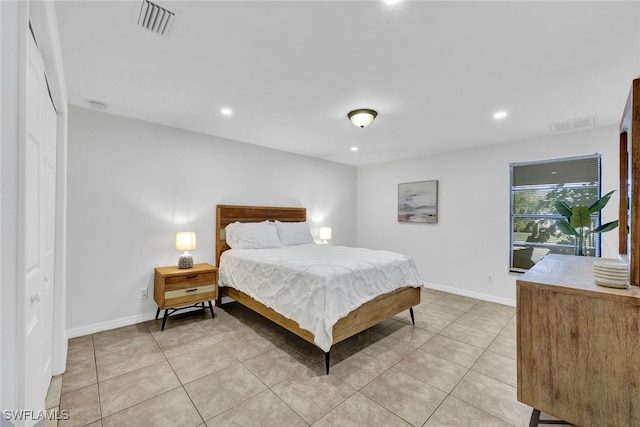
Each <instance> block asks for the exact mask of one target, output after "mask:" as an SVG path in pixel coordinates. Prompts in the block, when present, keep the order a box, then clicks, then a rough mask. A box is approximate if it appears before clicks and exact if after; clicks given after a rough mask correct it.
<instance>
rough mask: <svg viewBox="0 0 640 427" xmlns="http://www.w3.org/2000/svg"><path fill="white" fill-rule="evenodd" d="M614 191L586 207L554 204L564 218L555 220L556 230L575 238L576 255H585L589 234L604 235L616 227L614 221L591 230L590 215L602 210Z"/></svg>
mask: <svg viewBox="0 0 640 427" xmlns="http://www.w3.org/2000/svg"><path fill="white" fill-rule="evenodd" d="M615 191H616V190H613V191H610V192H608V193H607V194H605V195H604V196H602V197H601V198H600V199H598V200H596V201H595V202H593V204H592V205H591V206H588V207H587V206H584V205H576V206H574V207H571V206H569V204H568V203H567V202H565V201H559V202H555V207H556V209H557V210H558V212H559V213H560V215H562V216H563V217H564V218H562V219H558V220H557V224H558V228H559V229H560V231H562V232H563V233H565V234H567V235H569V236H574V237H575V238H576V252H575V253H576V255H586V254H587V245H586V242H587V237H588V236H589V234H591V233H604V232H605V231H610V230H613V229H615V228H616V227H617V226H618V220H615V221H611V222H608V223H606V224H602V225H601V226H599V227H596V228H594V229H593V230H592V229H591V215H592V214H594V213H596V212H599V211H600V210H602V208H604V207H605V206H606V205H607V203H608V202H609V199H610V198H611V195H612V194H613V193H614V192H615Z"/></svg>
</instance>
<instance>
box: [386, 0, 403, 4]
mask: <svg viewBox="0 0 640 427" xmlns="http://www.w3.org/2000/svg"><path fill="white" fill-rule="evenodd" d="M384 2H385V3H386V4H396V3H400V0H384Z"/></svg>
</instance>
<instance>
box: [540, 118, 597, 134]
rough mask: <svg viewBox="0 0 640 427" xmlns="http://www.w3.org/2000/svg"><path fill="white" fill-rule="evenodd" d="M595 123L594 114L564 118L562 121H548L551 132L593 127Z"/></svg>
mask: <svg viewBox="0 0 640 427" xmlns="http://www.w3.org/2000/svg"><path fill="white" fill-rule="evenodd" d="M595 125H596V117H595V116H590V117H582V118H579V119H571V120H565V121H563V122H555V123H549V127H550V128H551V130H552V131H553V132H569V131H572V130H579V129H587V128H592V127H595Z"/></svg>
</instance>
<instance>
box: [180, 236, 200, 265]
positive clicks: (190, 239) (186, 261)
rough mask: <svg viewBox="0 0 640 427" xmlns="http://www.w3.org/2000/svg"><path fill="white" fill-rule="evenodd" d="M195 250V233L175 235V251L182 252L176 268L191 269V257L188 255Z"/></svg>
mask: <svg viewBox="0 0 640 427" xmlns="http://www.w3.org/2000/svg"><path fill="white" fill-rule="evenodd" d="M195 248H196V233H195V232H193V231H180V232H178V233H176V250H177V251H184V252H183V253H182V255H180V258H178V268H192V267H193V257H192V256H191V254H190V253H189V251H192V250H194V249H195Z"/></svg>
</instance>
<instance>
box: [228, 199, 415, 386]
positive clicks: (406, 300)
mask: <svg viewBox="0 0 640 427" xmlns="http://www.w3.org/2000/svg"><path fill="white" fill-rule="evenodd" d="M267 220H268V221H279V222H281V223H299V222H304V221H306V220H307V212H306V209H305V208H298V207H265V206H235V205H218V206H217V207H216V265H218V266H219V267H220V268H221V275H220V279H221V280H220V285H221V286H220V296H221V297H222V296H223V295H226V296H229V297H231V298H232V299H234V300H235V301H237V302H238V303H240V304H242V305H244V306H246V307H248V308H249V309H251V310H253V311H255V312H257V313H259V314H261V315H262V316H264V317H266V318H268V319H270V320H271V321H273V322H275V323H276V324H278V325H280V326H282V327H284V328H285V329H287V330H289V331H291V332H293V333H294V334H296V335H298V336H299V337H300V338H302V339H304V340H306V341H308V342H310V343H312V344H314V345H316V346H318V347H319V348H320V349H322V350H323V351H324V353H325V368H326V373H327V374H328V373H329V367H330V357H331V356H330V355H331V345H333V344H337V343H339V342H341V341H343V340H345V339H347V338H349V337H351V336H353V335H355V334H357V333H359V332H362V331H364V330H365V329H367V328H369V327H371V326H373V325H376V324H377V323H380V322H381V321H383V320H386V319H388V318H390V317H392V316H395V315H396V314H398V313H401V312H403V311H405V310H409V314H410V316H411V320H412V322H414V324H415V321H414V316H413V307H414V306H416V305H418V304H419V303H420V288H419V286H420V284H421V283H419V282H418V283H416V280H411V281H412V282H413V283H411V284H410V286H404V284H401V285H400V286H399V287H398V288H397V289H393V290H386V291H384V293H381V294H379V295H377V296H370V297H367V301H366V302H364V303H363V304H361V305H359V306H358V307H357V308H354V309H353V310H351V311H349V312H348V313H346V314H345V315H344V316H343V317H342V315H341V316H340V318H339V319H337V321H335V323H333V324H332V325H329V326H328V327H327V328H329V329H330V330H328V331H327V334H328V337H327V336H324V335H325V334H323V333H322V332H323V331H322V329H317V330H316V333H315V334H314V332H312V330H313V329H314V328H309V327H308V325H307V324H306V323H308V322H306V321H305V320H301V322H302V323H303V324H305V326H307V328H303V327H301V325H300V324H299V323H298V322H297V321H296V320H292V318H290V317H291V316H290V313H289V312H287V314H288V315H289V316H286V315H284V314H283V313H281V312H279V311H280V310H278V308H277V307H274V308H275V309H274V308H272V307H273V305H272V304H270V303H265V301H269V300H268V299H266V297H264V295H258V294H256V293H255V291H254V290H250V289H249V288H248V287H245V286H242V283H235V284H233V286H235V287H231V286H229V285H230V283H224V277H231V276H230V275H229V273H228V271H229V268H232V266H235V267H236V268H246V267H244V266H246V265H251V264H243V263H246V262H248V261H246V260H244V259H242V258H238V259H236V258H235V257H234V256H235V255H236V253H241V252H243V251H241V250H235V249H234V250H233V251H230V252H229V253H227V254H226V255H225V256H222V255H223V253H224V252H225V251H227V250H229V249H230V246H229V245H228V243H227V241H226V240H227V236H226V231H225V228H226V227H227V225H229V224H234V223H236V222H241V223H260V222H263V221H267ZM313 246H317V247H313ZM319 246H321V245H301V246H299V247H298V248H295V249H296V253H297V254H300V257H301V256H302V254H303V253H306V252H309V251H311V252H310V255H311V256H314V254H315V253H317V251H321V252H322V256H323V257H324V256H325V255H324V254H325V253H327V252H337V253H338V254H337V255H338V256H341V255H340V253H341V251H342V250H343V249H338V248H329V247H327V248H324V249H326V250H324V249H323V248H320V247H319ZM322 246H324V245H322ZM291 250H292V249H289V251H291ZM253 251H254V252H255V251H262V250H261V249H255V250H253ZM362 251H366V250H364V249H363V250H362ZM244 252H247V253H251V250H248V251H244ZM264 252H265V253H270V252H269V249H265V250H264ZM273 253H274V254H277V253H278V251H273ZM284 253H285V255H282V256H284V257H288V256H289V255H286V253H287V252H286V251H285V252H284ZM291 253H292V252H289V254H291ZM389 254H391V253H389ZM232 255H234V256H232ZM393 255H397V256H399V257H402V256H401V255H398V254H393ZM273 256H275V255H273ZM355 256H356V257H357V256H359V255H358V253H356V255H355ZM296 257H297V255H296ZM221 258H222V261H223V265H221ZM225 258H227V259H225ZM405 258H406V257H405ZM232 260H234V261H233V262H232ZM409 260H410V259H409ZM280 262H281V261H280ZM410 262H411V264H413V261H411V260H410ZM285 267H286V266H285ZM243 271H246V270H243ZM256 271H265V270H256ZM269 271H270V270H269ZM269 274H271V273H269ZM365 277H366V276H365ZM416 277H417V272H416ZM245 279H247V280H246V281H247V282H251V280H248V279H251V278H250V277H249V278H246V277H245ZM229 281H231V280H229ZM238 285H240V286H238ZM240 289H243V290H240ZM329 296H331V294H329ZM329 299H330V298H327V301H329ZM259 300H260V301H259ZM261 301H262V302H261ZM220 302H221V301H220V300H218V304H220ZM327 304H332V303H330V302H327ZM294 308H295V307H294ZM283 311H285V310H283ZM334 320H335V319H334ZM305 322H306V323H305ZM331 322H333V320H332V321H331ZM310 329H311V330H310ZM318 331H319V332H320V333H318ZM327 339H329V341H328V342H327ZM319 343H320V344H319Z"/></svg>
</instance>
